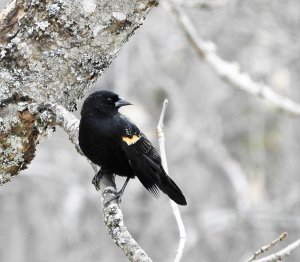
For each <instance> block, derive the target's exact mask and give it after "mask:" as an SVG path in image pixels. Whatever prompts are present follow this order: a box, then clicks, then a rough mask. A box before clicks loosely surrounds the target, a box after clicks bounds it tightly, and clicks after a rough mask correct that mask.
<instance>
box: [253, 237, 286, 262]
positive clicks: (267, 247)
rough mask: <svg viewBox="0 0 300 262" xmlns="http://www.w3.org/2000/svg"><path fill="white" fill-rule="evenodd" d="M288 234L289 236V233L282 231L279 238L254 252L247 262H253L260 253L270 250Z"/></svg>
mask: <svg viewBox="0 0 300 262" xmlns="http://www.w3.org/2000/svg"><path fill="white" fill-rule="evenodd" d="M287 236H288V234H287V233H286V232H284V233H282V234H281V235H280V236H279V237H278V238H276V239H275V240H273V241H272V242H271V243H270V244H268V245H265V246H263V247H261V248H260V249H259V250H257V251H256V252H254V254H253V256H252V257H250V258H249V259H248V260H247V262H251V261H253V260H255V259H256V258H257V257H258V256H259V255H261V254H262V253H264V252H266V251H268V250H269V249H270V248H272V247H274V246H275V245H276V244H277V243H279V242H280V241H283V240H284V239H286V238H287Z"/></svg>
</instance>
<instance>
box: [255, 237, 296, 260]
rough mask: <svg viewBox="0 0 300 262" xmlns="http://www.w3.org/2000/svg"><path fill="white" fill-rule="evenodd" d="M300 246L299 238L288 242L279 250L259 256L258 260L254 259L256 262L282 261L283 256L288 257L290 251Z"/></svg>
mask: <svg viewBox="0 0 300 262" xmlns="http://www.w3.org/2000/svg"><path fill="white" fill-rule="evenodd" d="M298 247H300V239H298V240H297V241H295V242H294V243H292V244H290V245H289V246H287V247H286V248H284V249H282V250H280V251H279V252H277V253H275V254H272V255H270V256H267V257H264V258H261V259H259V260H256V262H278V261H282V260H283V258H284V257H288V256H289V255H290V254H291V252H292V251H294V250H295V249H296V248H298Z"/></svg>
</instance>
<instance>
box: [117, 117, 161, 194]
mask: <svg viewBox="0 0 300 262" xmlns="http://www.w3.org/2000/svg"><path fill="white" fill-rule="evenodd" d="M121 139H122V148H123V151H124V152H125V154H126V156H127V158H128V160H129V163H130V165H131V168H132V170H133V172H134V174H135V175H136V176H137V177H138V179H139V180H140V181H141V183H142V184H143V185H144V187H145V188H146V189H147V190H148V191H149V192H151V193H152V194H153V195H154V196H156V197H157V196H158V195H159V190H158V189H159V185H160V184H161V176H160V173H161V172H162V171H163V170H162V166H161V159H160V156H159V155H158V153H157V151H156V149H155V148H154V147H153V146H152V144H151V142H150V141H149V140H148V139H147V137H146V136H145V135H144V134H143V133H141V132H140V130H139V129H138V128H137V127H136V126H135V125H134V124H132V123H131V122H128V123H127V124H126V128H125V132H124V135H123V136H122V137H121Z"/></svg>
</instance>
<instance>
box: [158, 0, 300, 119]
mask: <svg viewBox="0 0 300 262" xmlns="http://www.w3.org/2000/svg"><path fill="white" fill-rule="evenodd" d="M162 3H163V5H164V7H165V8H166V9H167V10H168V11H169V12H170V13H171V14H172V15H173V16H174V18H175V21H176V22H177V24H178V25H179V27H180V28H181V30H182V31H183V33H184V35H185V37H186V38H187V40H188V42H189V43H190V44H191V46H192V48H193V49H194V51H195V52H196V53H197V55H198V56H199V57H200V58H201V59H203V60H204V61H205V62H206V63H207V64H208V65H210V66H211V67H212V68H213V70H214V71H215V72H216V74H217V75H218V76H219V77H220V78H221V79H223V80H224V81H226V82H227V83H228V84H230V85H231V86H232V87H234V88H237V89H239V90H243V91H245V92H247V93H249V94H251V95H254V96H257V97H259V98H261V99H263V100H265V101H267V102H269V103H271V104H272V105H273V106H274V107H275V108H277V109H279V110H282V111H284V112H287V113H289V114H291V115H298V116H299V115H300V104H298V103H296V102H294V101H293V100H291V99H289V98H287V97H284V96H282V95H280V94H277V93H276V92H274V91H273V90H272V88H270V87H269V86H268V85H266V84H263V83H258V82H255V81H254V80H252V79H251V78H250V76H249V75H248V74H246V73H242V72H241V71H240V68H239V65H238V64H237V63H230V62H227V61H225V60H223V59H222V58H221V57H220V56H218V55H217V53H216V46H215V44H214V43H212V42H206V41H204V40H202V39H201V38H200V37H199V36H198V33H197V30H196V28H195V27H194V25H193V24H192V22H191V20H190V19H189V17H188V16H187V15H185V13H184V12H183V11H182V9H181V8H180V7H179V6H178V5H177V4H176V3H174V2H173V1H170V0H165V1H163V2H162Z"/></svg>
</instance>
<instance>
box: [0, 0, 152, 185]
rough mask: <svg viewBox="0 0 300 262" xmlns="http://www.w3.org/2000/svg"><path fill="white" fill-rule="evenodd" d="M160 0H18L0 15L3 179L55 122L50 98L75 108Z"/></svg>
mask: <svg viewBox="0 0 300 262" xmlns="http://www.w3.org/2000/svg"><path fill="white" fill-rule="evenodd" d="M156 4H157V2H156V1H155V0H139V1H138V0H136V1H132V0H123V1H121V0H86V1H78V0H75V1H74V0H64V1H63V0H41V1H39V0H14V1H12V2H11V3H10V4H9V5H8V6H7V8H6V9H5V10H4V11H3V12H2V13H1V14H0V145H1V147H0V154H1V158H0V159H1V160H0V161H1V162H0V185H1V184H3V183H5V182H7V181H8V180H9V179H10V178H11V176H14V175H17V174H18V173H19V171H20V170H22V169H24V168H26V167H27V165H28V164H29V163H30V161H31V160H32V159H33V157H34V153H35V148H36V145H37V144H38V143H39V140H40V138H41V137H42V136H44V135H47V132H49V131H50V130H51V128H53V127H54V126H55V125H56V121H55V116H54V114H53V113H52V111H51V110H49V106H47V104H60V105H62V106H64V107H66V108H67V109H68V110H74V109H76V105H77V101H78V99H80V98H82V97H83V96H84V95H85V93H86V91H87V90H88V88H89V87H90V86H91V85H92V84H93V83H94V82H95V81H96V80H97V79H98V77H99V76H100V75H101V74H102V73H103V71H104V70H105V69H106V68H107V67H108V66H109V65H110V63H111V62H112V60H113V58H114V57H115V56H116V55H117V53H118V51H119V50H120V48H121V47H122V45H123V44H124V43H125V42H126V41H127V40H128V38H129V37H130V36H131V35H132V34H133V33H134V31H135V29H137V28H138V27H139V26H140V25H141V23H142V21H143V19H145V16H146V15H147V13H148V12H149V11H150V9H151V8H152V7H153V6H155V5H156Z"/></svg>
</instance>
